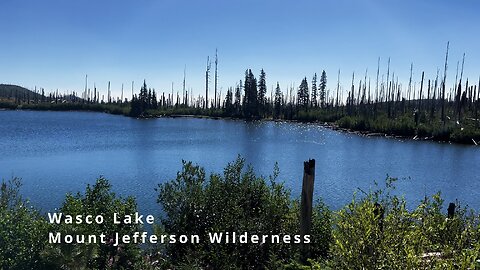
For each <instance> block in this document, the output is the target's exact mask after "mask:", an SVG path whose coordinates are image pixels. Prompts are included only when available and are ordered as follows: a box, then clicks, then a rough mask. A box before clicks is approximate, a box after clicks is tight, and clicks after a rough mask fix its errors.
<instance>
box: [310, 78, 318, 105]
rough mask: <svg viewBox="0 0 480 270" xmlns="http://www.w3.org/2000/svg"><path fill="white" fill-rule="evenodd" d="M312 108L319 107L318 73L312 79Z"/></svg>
mask: <svg viewBox="0 0 480 270" xmlns="http://www.w3.org/2000/svg"><path fill="white" fill-rule="evenodd" d="M311 105H312V107H317V105H318V104H317V73H315V74H314V75H313V79H312V104H311Z"/></svg>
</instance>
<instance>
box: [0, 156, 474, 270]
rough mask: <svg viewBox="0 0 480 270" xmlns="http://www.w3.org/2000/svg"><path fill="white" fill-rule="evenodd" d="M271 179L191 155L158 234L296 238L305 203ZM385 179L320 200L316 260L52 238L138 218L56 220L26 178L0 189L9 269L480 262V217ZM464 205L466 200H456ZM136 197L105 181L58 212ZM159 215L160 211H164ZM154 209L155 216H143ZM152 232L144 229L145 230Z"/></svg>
mask: <svg viewBox="0 0 480 270" xmlns="http://www.w3.org/2000/svg"><path fill="white" fill-rule="evenodd" d="M277 176H278V169H277V168H275V169H274V172H273V174H272V176H270V177H267V178H264V177H259V176H257V175H256V174H255V173H254V171H253V168H251V167H249V166H245V161H244V160H243V159H241V158H239V159H237V160H236V161H234V162H233V163H230V164H228V165H227V166H226V168H225V170H224V171H223V173H218V174H212V175H209V176H207V175H206V174H205V170H204V169H203V168H202V167H199V166H197V165H194V164H192V163H190V162H184V163H183V168H182V170H181V171H180V172H178V174H177V177H176V178H175V179H173V180H171V181H168V182H166V183H164V184H160V185H159V186H158V188H157V193H158V203H159V205H160V206H161V209H162V210H161V216H162V218H161V220H160V222H156V223H155V226H154V232H155V233H156V234H158V235H160V234H168V235H174V234H177V235H178V234H186V235H200V236H205V235H206V234H208V233H209V232H226V231H229V232H234V231H236V232H248V233H250V234H259V235H272V234H279V235H286V234H289V235H294V234H298V230H299V202H298V200H297V199H292V197H291V195H290V192H289V190H288V189H287V188H285V187H284V186H283V184H282V183H280V182H278V180H277ZM395 181H396V180H395V179H393V178H388V179H387V180H386V181H385V186H384V187H380V186H378V185H377V186H376V187H377V188H375V189H373V190H370V191H369V192H366V193H358V194H355V195H354V196H353V198H352V201H351V202H350V203H349V204H347V205H346V206H344V207H343V208H341V209H340V210H338V211H332V210H330V209H329V208H328V207H327V206H326V205H325V204H323V203H322V202H321V200H317V202H316V204H315V207H314V211H313V217H312V233H311V236H312V243H311V244H310V248H311V253H310V259H309V260H308V261H307V262H306V263H305V264H304V263H300V259H299V258H300V247H299V246H298V245H296V244H286V243H279V244H271V243H266V244H251V243H250V244H210V243H208V242H200V243H198V244H188V243H187V244H150V245H147V246H143V247H141V246H140V245H138V244H133V243H132V244H123V245H119V246H114V245H112V243H111V242H110V241H109V242H107V243H105V244H102V243H93V244H65V243H62V244H48V232H53V231H58V232H65V233H67V232H68V233H72V234H100V233H104V234H106V235H107V236H111V235H113V234H114V233H115V232H119V233H121V234H133V233H134V232H135V231H138V230H142V228H141V227H140V226H139V225H131V224H125V223H121V224H113V222H112V220H110V219H106V220H105V222H104V223H102V224H95V223H94V224H84V223H82V224H65V223H60V224H55V223H54V224H51V223H49V222H48V220H47V218H46V217H45V216H44V215H43V214H41V213H39V212H38V211H37V210H36V209H35V208H34V207H32V206H31V205H30V204H29V203H28V201H25V200H23V199H22V198H21V196H20V195H19V188H20V181H19V180H18V179H13V180H10V181H7V182H5V181H4V182H3V183H2V185H1V189H0V239H1V241H0V269H42V268H43V269H478V268H479V267H480V217H479V216H478V214H476V213H474V212H473V211H472V210H471V209H467V208H464V207H458V206H457V210H456V211H455V213H454V214H453V215H450V216H447V215H446V213H445V211H444V210H443V208H442V206H443V201H442V199H441V196H440V194H435V195H433V196H432V197H425V198H424V199H423V200H421V202H420V203H419V204H418V206H417V207H415V208H413V209H408V208H407V207H406V202H405V200H404V199H403V198H402V197H398V196H396V195H393V194H392V191H393V190H394V188H395ZM457 204H458V203H457ZM136 211H137V206H136V201H135V198H132V197H127V198H123V197H120V196H118V195H116V194H114V193H113V192H112V191H111V186H110V184H109V182H108V181H107V180H106V179H103V178H100V179H98V180H97V181H96V183H95V184H94V185H93V186H87V188H86V190H85V192H84V193H77V194H67V195H66V197H65V200H64V202H63V204H62V206H61V207H60V209H59V212H62V213H64V214H71V215H78V214H80V215H86V214H92V215H97V214H102V215H104V216H105V217H111V216H112V215H113V213H120V214H133V213H134V212H136ZM159 213H160V210H159ZM143 214H147V213H143ZM143 229H145V228H143Z"/></svg>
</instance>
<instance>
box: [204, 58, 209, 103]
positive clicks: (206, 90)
mask: <svg viewBox="0 0 480 270" xmlns="http://www.w3.org/2000/svg"><path fill="white" fill-rule="evenodd" d="M210 67H211V62H210V56H207V70H206V71H205V103H204V104H203V108H204V109H207V108H208V80H209V78H210Z"/></svg>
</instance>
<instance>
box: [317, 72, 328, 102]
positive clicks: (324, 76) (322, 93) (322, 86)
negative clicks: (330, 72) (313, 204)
mask: <svg viewBox="0 0 480 270" xmlns="http://www.w3.org/2000/svg"><path fill="white" fill-rule="evenodd" d="M326 88H327V73H326V72H325V70H323V71H322V75H321V76H320V85H319V92H320V93H319V94H320V97H319V98H320V106H321V107H322V108H324V107H325V98H326V95H325V90H326Z"/></svg>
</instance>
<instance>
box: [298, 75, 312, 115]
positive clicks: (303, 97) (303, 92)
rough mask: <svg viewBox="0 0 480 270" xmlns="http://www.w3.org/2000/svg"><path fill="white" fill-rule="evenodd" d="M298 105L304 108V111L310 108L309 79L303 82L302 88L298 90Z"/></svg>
mask: <svg viewBox="0 0 480 270" xmlns="http://www.w3.org/2000/svg"><path fill="white" fill-rule="evenodd" d="M297 98H298V100H297V104H298V106H299V107H303V108H304V109H307V107H308V100H309V98H308V82H307V77H305V78H304V79H303V80H302V83H300V87H299V88H298V93H297Z"/></svg>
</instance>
